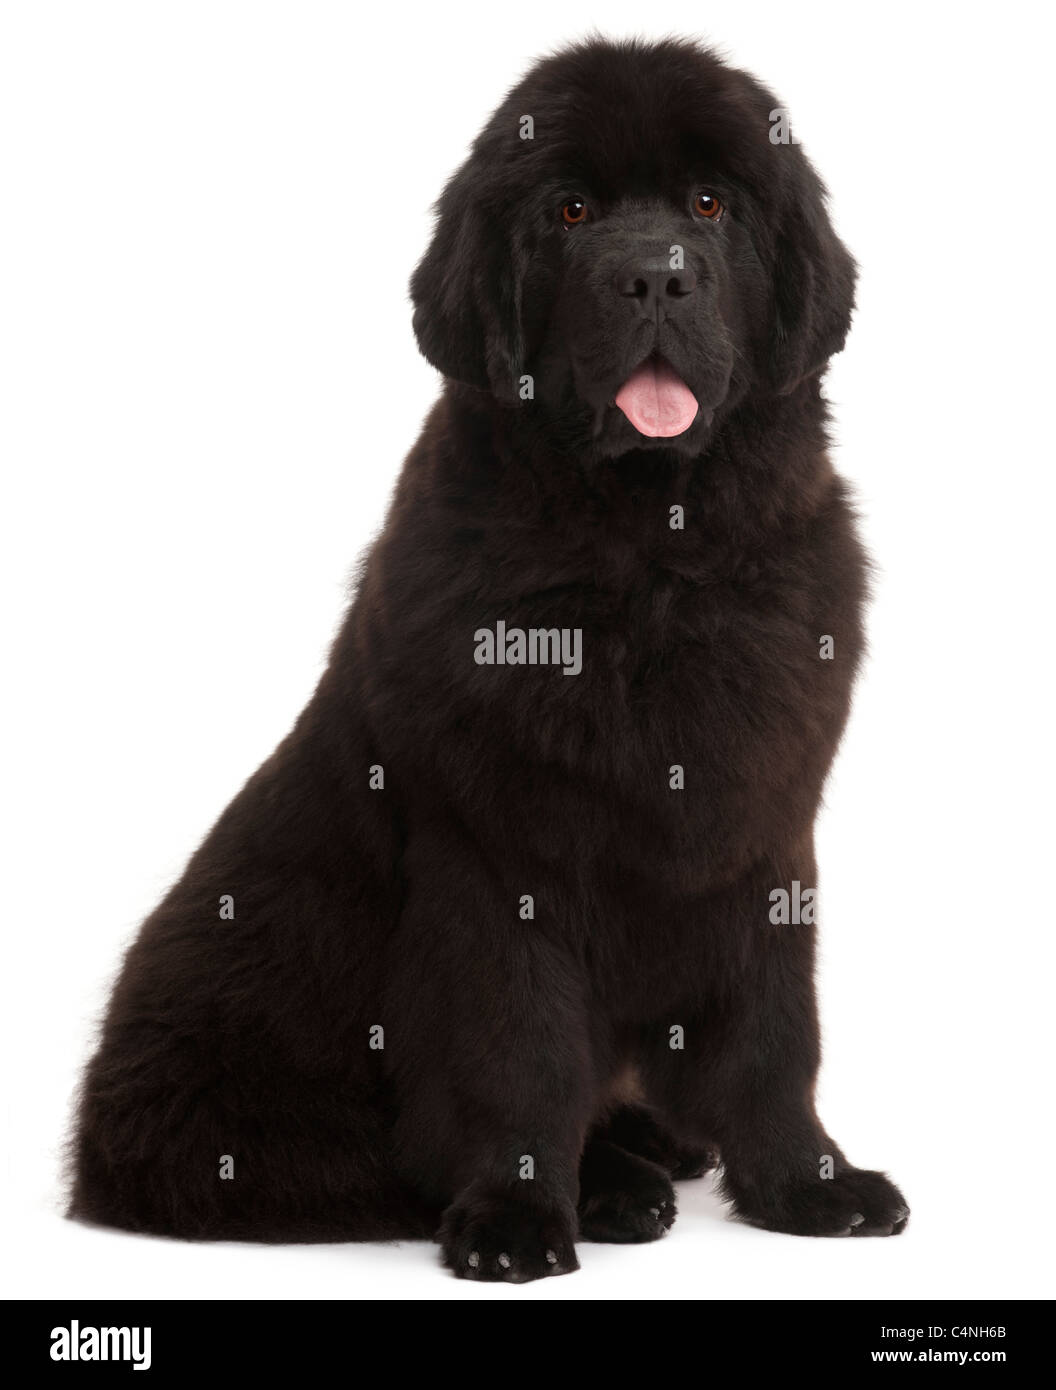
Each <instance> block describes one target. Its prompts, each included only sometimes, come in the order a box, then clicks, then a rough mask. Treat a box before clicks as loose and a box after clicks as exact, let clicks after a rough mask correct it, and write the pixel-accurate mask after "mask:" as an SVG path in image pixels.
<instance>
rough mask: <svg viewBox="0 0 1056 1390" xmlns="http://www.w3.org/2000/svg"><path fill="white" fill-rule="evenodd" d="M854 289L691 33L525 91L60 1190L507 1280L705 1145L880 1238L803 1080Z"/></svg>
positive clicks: (606, 1230)
mask: <svg viewBox="0 0 1056 1390" xmlns="http://www.w3.org/2000/svg"><path fill="white" fill-rule="evenodd" d="M854 281H855V270H854V263H853V261H852V260H851V257H850V256H849V254H848V253H847V251H846V250H845V249H844V247H843V246H842V245H841V244H840V242H839V241H838V239H837V238H836V236H835V234H834V232H833V229H832V227H831V225H830V223H829V219H828V217H827V215H826V211H825V202H824V189H823V187H822V185H821V183H820V181H819V179H818V177H817V175H816V174H815V173H814V171H813V169H812V168H811V166H810V164H809V163H808V162H807V160H806V158H805V157H804V155H803V153H802V150H801V149H800V147H799V145H798V144H797V143H796V142H795V139H794V137H792V138H790V131H789V128H788V122H787V118H786V117H785V114H784V113H783V112H782V111H781V110H780V109H779V108H778V105H777V102H776V101H775V99H774V97H773V96H772V95H771V94H770V93H769V92H767V91H766V89H765V88H763V87H761V86H760V85H759V84H758V83H757V82H756V81H754V80H753V79H752V78H751V77H749V76H747V75H746V74H745V73H743V72H739V71H736V70H734V69H731V68H729V67H727V66H726V65H724V64H723V63H722V62H721V61H720V60H719V59H718V58H717V57H716V56H715V55H714V54H713V53H710V52H708V51H706V50H704V49H701V48H699V47H697V46H696V45H694V44H691V43H688V42H674V41H666V42H661V43H645V42H625V43H611V42H603V41H595V40H592V41H590V42H587V43H584V44H581V45H578V46H576V47H572V48H569V49H567V50H565V51H563V52H560V53H558V54H557V55H556V56H553V57H550V58H547V59H546V60H545V61H543V62H541V63H539V64H538V65H537V66H536V67H535V68H534V69H533V70H532V71H531V72H530V73H529V74H528V76H527V77H526V78H525V79H524V80H523V81H522V82H521V83H520V85H519V86H517V87H516V88H515V89H514V90H513V91H512V92H511V93H510V95H509V96H508V97H507V99H506V100H505V101H504V102H503V103H502V105H501V106H500V107H499V109H498V111H497V112H496V113H495V115H494V116H493V117H492V119H491V120H490V121H489V122H488V124H487V126H486V127H485V129H484V131H483V133H482V134H481V136H480V137H479V139H478V140H477V142H476V144H475V145H474V146H473V149H472V152H471V154H470V156H469V158H468V159H467V160H466V162H465V164H464V165H463V166H462V168H461V169H460V170H459V171H458V172H457V173H456V174H455V175H454V177H453V178H452V179H451V181H450V183H449V184H448V185H447V187H446V189H445V190H444V193H443V196H442V197H441V199H440V203H439V208H438V220H437V225H436V232H435V236H434V238H433V241H432V244H431V246H430V247H429V249H428V251H427V252H426V254H425V257H424V259H423V260H422V262H421V264H420V265H419V266H418V269H417V270H416V272H415V274H414V277H413V280H412V283H411V294H412V298H413V301H414V330H415V333H416V334H417V338H418V342H419V344H420V346H421V350H422V352H423V353H424V354H425V356H426V358H428V360H429V361H430V362H431V363H432V364H433V365H434V366H435V367H436V368H438V369H439V371H440V372H441V373H442V374H443V377H444V383H443V391H442V395H441V397H440V399H439V401H438V402H437V404H436V406H435V407H434V409H433V411H432V413H431V414H430V416H429V419H428V420H427V422H426V424H425V428H424V429H423V431H422V435H421V438H420V439H419V441H418V443H417V445H416V446H415V448H414V449H413V450H412V452H411V454H410V457H409V458H408V459H407V461H406V463H405V465H404V468H403V473H402V477H401V479H400V482H399V485H398V488H397V491H396V495H395V498H394V500H393V503H392V508H391V511H390V514H389V517H388V521H387V524H386V526H385V529H384V531H383V532H382V534H381V536H380V538H379V539H378V540H377V542H376V543H375V544H374V546H373V547H372V549H371V551H370V554H369V556H368V558H367V561H366V563H365V566H364V569H363V573H362V579H361V582H360V584H359V588H358V593H357V595H356V598H355V600H354V602H353V603H352V606H351V609H350V611H349V613H348V616H347V620H346V621H345V623H344V627H343V629H342V631H341V633H340V635H339V637H338V638H337V641H336V642H335V644H334V648H333V652H332V654H331V658H330V664H329V667H328V669H327V670H326V673H325V674H324V676H323V677H322V679H321V681H320V683H319V687H318V689H317V690H316V692H315V694H314V696H313V698H312V700H311V702H310V703H309V705H308V707H307V708H306V709H305V711H304V713H303V714H302V715H301V717H300V719H299V720H298V722H297V724H296V727H295V728H294V729H293V731H292V733H290V735H289V736H288V737H287V738H286V739H285V740H284V742H282V743H281V744H280V745H279V747H278V748H277V750H276V751H275V752H274V753H273V754H272V756H271V757H270V758H269V759H268V760H267V762H265V763H264V765H263V766H262V767H261V768H260V770H259V771H258V772H257V773H256V774H255V775H254V776H253V777H252V778H251V779H250V780H249V782H248V783H247V784H246V786H245V787H243V789H242V791H241V792H239V794H238V795H237V796H236V797H235V799H234V800H233V801H232V802H231V804H230V806H229V807H228V808H227V810H226V811H225V812H224V813H223V815H222V816H221V817H220V819H219V821H218V822H217V824H216V825H215V826H214V828H213V830H212V831H211V832H210V834H209V835H208V837H207V838H206V840H205V841H204V843H203V844H202V846H201V848H200V849H199V850H198V851H197V852H196V853H195V855H194V856H193V858H192V859H191V861H190V863H189V865H188V867H187V869H186V872H185V873H184V875H183V877H182V879H181V880H180V881H179V882H178V883H177V884H176V886H175V887H174V888H173V889H172V891H171V892H170V893H169V894H168V895H167V896H166V897H165V899H164V901H163V902H162V903H161V904H160V906H159V907H158V908H157V909H156V911H155V912H154V913H153V914H152V916H151V917H150V918H149V919H148V920H147V922H146V923H145V924H144V926H143V928H142V930H141V931H140V933H139V936H138V939H137V940H136V941H135V943H134V944H133V945H132V947H131V948H130V950H129V951H128V954H127V957H126V959H125V962H124V966H123V969H122V971H121V974H120V977H119V979H118V981H117V984H116V987H115V989H114V992H113V998H112V1000H111V1003H110V1007H109V1011H108V1013H107V1017H106V1021H105V1025H104V1027H103V1031H102V1037H101V1041H100V1045H99V1048H98V1051H97V1052H96V1055H95V1057H94V1059H93V1060H92V1061H91V1063H90V1065H89V1066H88V1069H87V1073H86V1075H85V1079H84V1082H83V1087H82V1091H81V1096H80V1106H79V1115H78V1121H77V1127H76V1133H75V1136H74V1139H73V1169H74V1175H73V1196H72V1206H71V1211H72V1213H73V1214H74V1215H76V1216H78V1217H80V1218H82V1219H85V1220H89V1221H94V1222H102V1223H105V1224H107V1225H112V1226H120V1227H125V1228H127V1229H130V1230H135V1231H148V1232H157V1233H160V1234H165V1235H174V1236H182V1237H188V1238H193V1239H235V1240H264V1241H322V1240H331V1241H352V1240H387V1239H392V1238H399V1237H407V1238H413V1237H419V1238H424V1237H430V1236H435V1238H436V1239H437V1240H438V1241H439V1242H440V1245H441V1247H442V1251H443V1258H444V1260H445V1262H446V1264H447V1265H448V1266H449V1267H450V1268H451V1269H452V1270H453V1271H454V1272H455V1274H457V1275H459V1276H460V1277H462V1278H466V1279H488V1280H506V1281H512V1282H518V1281H523V1280H529V1279H536V1278H539V1277H541V1276H545V1275H553V1274H564V1273H567V1272H568V1271H570V1270H574V1269H575V1268H576V1267H577V1259H576V1242H577V1241H578V1240H601V1241H625V1242H634V1241H647V1240H655V1239H656V1238H657V1237H659V1236H663V1235H664V1234H665V1233H666V1232H667V1230H668V1229H669V1228H670V1226H671V1224H672V1222H673V1221H674V1218H675V1210H676V1208H675V1193H674V1189H673V1187H672V1180H673V1179H683V1178H692V1177H696V1176H698V1175H699V1174H701V1173H703V1172H705V1171H706V1170H708V1169H710V1168H713V1167H715V1166H721V1191H722V1192H723V1194H724V1195H725V1197H726V1198H727V1199H728V1201H729V1202H730V1203H731V1205H732V1208H733V1211H734V1212H735V1213H736V1215H737V1216H739V1217H740V1218H741V1219H742V1220H744V1221H747V1222H751V1223H752V1224H754V1225H757V1226H762V1227H765V1228H766V1229H768V1230H772V1231H785V1232H790V1233H792V1234H795V1235H816V1236H846V1235H855V1236H864V1235H893V1234H897V1233H898V1232H899V1231H901V1230H902V1229H903V1227H904V1226H905V1224H906V1220H907V1216H908V1209H907V1206H906V1203H905V1201H904V1200H903V1198H902V1196H901V1194H900V1193H899V1191H898V1189H897V1188H895V1187H894V1186H893V1185H892V1184H891V1183H890V1182H889V1181H888V1179H887V1178H886V1177H885V1176H884V1175H883V1174H881V1173H878V1172H873V1171H869V1170H867V1169H862V1168H856V1167H855V1166H854V1165H853V1164H851V1163H850V1162H849V1161H848V1160H847V1159H846V1158H845V1157H844V1155H843V1153H842V1152H841V1151H840V1148H839V1146H838V1145H837V1143H836V1142H835V1140H834V1139H832V1138H830V1136H829V1134H828V1132H827V1130H826V1129H825V1128H824V1126H823V1124H822V1122H821V1120H820V1119H819V1118H818V1116H817V1114H816V1112H815V1108H814V1100H813V1092H814V1082H815V1077H816V1074H817V1070H818V1062H819V1031H818V1021H817V1013H816V1006H815V992H814V983H813V976H814V946H815V920H814V919H815V911H816V907H817V894H816V885H817V876H816V869H815V860H814V846H813V824H814V818H815V814H816V812H817V809H818V803H819V798H820V795H821V790H822V786H823V783H824V781H825V777H826V774H827V772H828V769H829V766H830V763H831V762H832V758H833V753H834V751H835V749H836V746H837V743H838V742H839V738H840V734H841V731H842V729H843V726H844V722H845V720H846V717H847V711H848V704H849V700H850V693H851V687H852V684H853V681H854V676H855V670H856V668H857V666H858V663H859V659H860V657H861V654H862V645H863V641H862V631H861V609H862V603H863V597H864V592H865V571H866V562H865V560H864V557H863V553H862V549H861V546H860V544H859V541H858V539H857V536H856V534H855V523H854V516H853V513H852V510H851V507H850V505H849V503H848V500H847V495H846V489H845V487H844V485H843V483H842V482H841V480H840V479H839V478H838V477H837V476H836V474H835V473H834V471H833V468H832V465H831V463H830V460H829V458H828V455H827V453H826V405H825V401H824V398H823V396H822V392H821V378H822V375H823V374H824V371H825V367H826V364H827V362H828V359H829V358H830V357H831V356H832V355H833V353H836V352H838V351H839V350H840V348H841V347H842V346H843V342H844V338H845V336H846V334H847V330H848V326H849V322H850V318H851V310H852V303H853V295H854Z"/></svg>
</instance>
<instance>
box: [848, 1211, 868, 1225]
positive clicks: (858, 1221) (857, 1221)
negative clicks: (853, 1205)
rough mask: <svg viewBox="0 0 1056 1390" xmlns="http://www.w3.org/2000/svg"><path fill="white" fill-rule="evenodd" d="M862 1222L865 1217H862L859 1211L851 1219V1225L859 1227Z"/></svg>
mask: <svg viewBox="0 0 1056 1390" xmlns="http://www.w3.org/2000/svg"><path fill="white" fill-rule="evenodd" d="M864 1220H865V1217H864V1216H863V1215H862V1213H861V1212H860V1211H856V1212H855V1213H854V1215H853V1216H852V1217H851V1225H852V1226H860V1225H861V1224H862V1222H863V1221H864Z"/></svg>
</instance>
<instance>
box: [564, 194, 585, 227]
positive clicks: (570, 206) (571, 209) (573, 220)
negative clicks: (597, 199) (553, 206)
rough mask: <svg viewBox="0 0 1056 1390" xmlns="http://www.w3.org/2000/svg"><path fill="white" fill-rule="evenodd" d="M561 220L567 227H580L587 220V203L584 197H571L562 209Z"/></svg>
mask: <svg viewBox="0 0 1056 1390" xmlns="http://www.w3.org/2000/svg"><path fill="white" fill-rule="evenodd" d="M561 220H562V222H564V224H565V226H566V227H578V226H579V224H580V223H581V222H585V221H586V220H587V205H586V203H585V202H583V200H582V198H570V199H569V201H568V202H567V203H566V204H565V206H564V207H563V208H562V209H561Z"/></svg>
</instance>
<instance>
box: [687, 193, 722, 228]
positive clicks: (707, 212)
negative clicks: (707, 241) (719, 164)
mask: <svg viewBox="0 0 1056 1390" xmlns="http://www.w3.org/2000/svg"><path fill="white" fill-rule="evenodd" d="M693 211H694V212H695V213H696V214H697V215H698V216H699V217H706V218H707V219H708V221H709V222H717V221H718V220H719V218H720V217H721V216H722V214H723V211H724V209H723V206H722V204H721V203H720V202H719V200H718V198H716V196H715V194H714V193H709V192H708V191H707V190H706V189H704V190H702V191H701V192H700V193H698V194H697V196H696V197H695V198H694V199H693Z"/></svg>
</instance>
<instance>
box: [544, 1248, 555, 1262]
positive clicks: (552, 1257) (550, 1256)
mask: <svg viewBox="0 0 1056 1390" xmlns="http://www.w3.org/2000/svg"><path fill="white" fill-rule="evenodd" d="M546 1263H547V1264H548V1265H556V1264H557V1256H556V1255H555V1254H554V1252H553V1251H552V1250H548V1251H547V1252H546Z"/></svg>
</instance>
